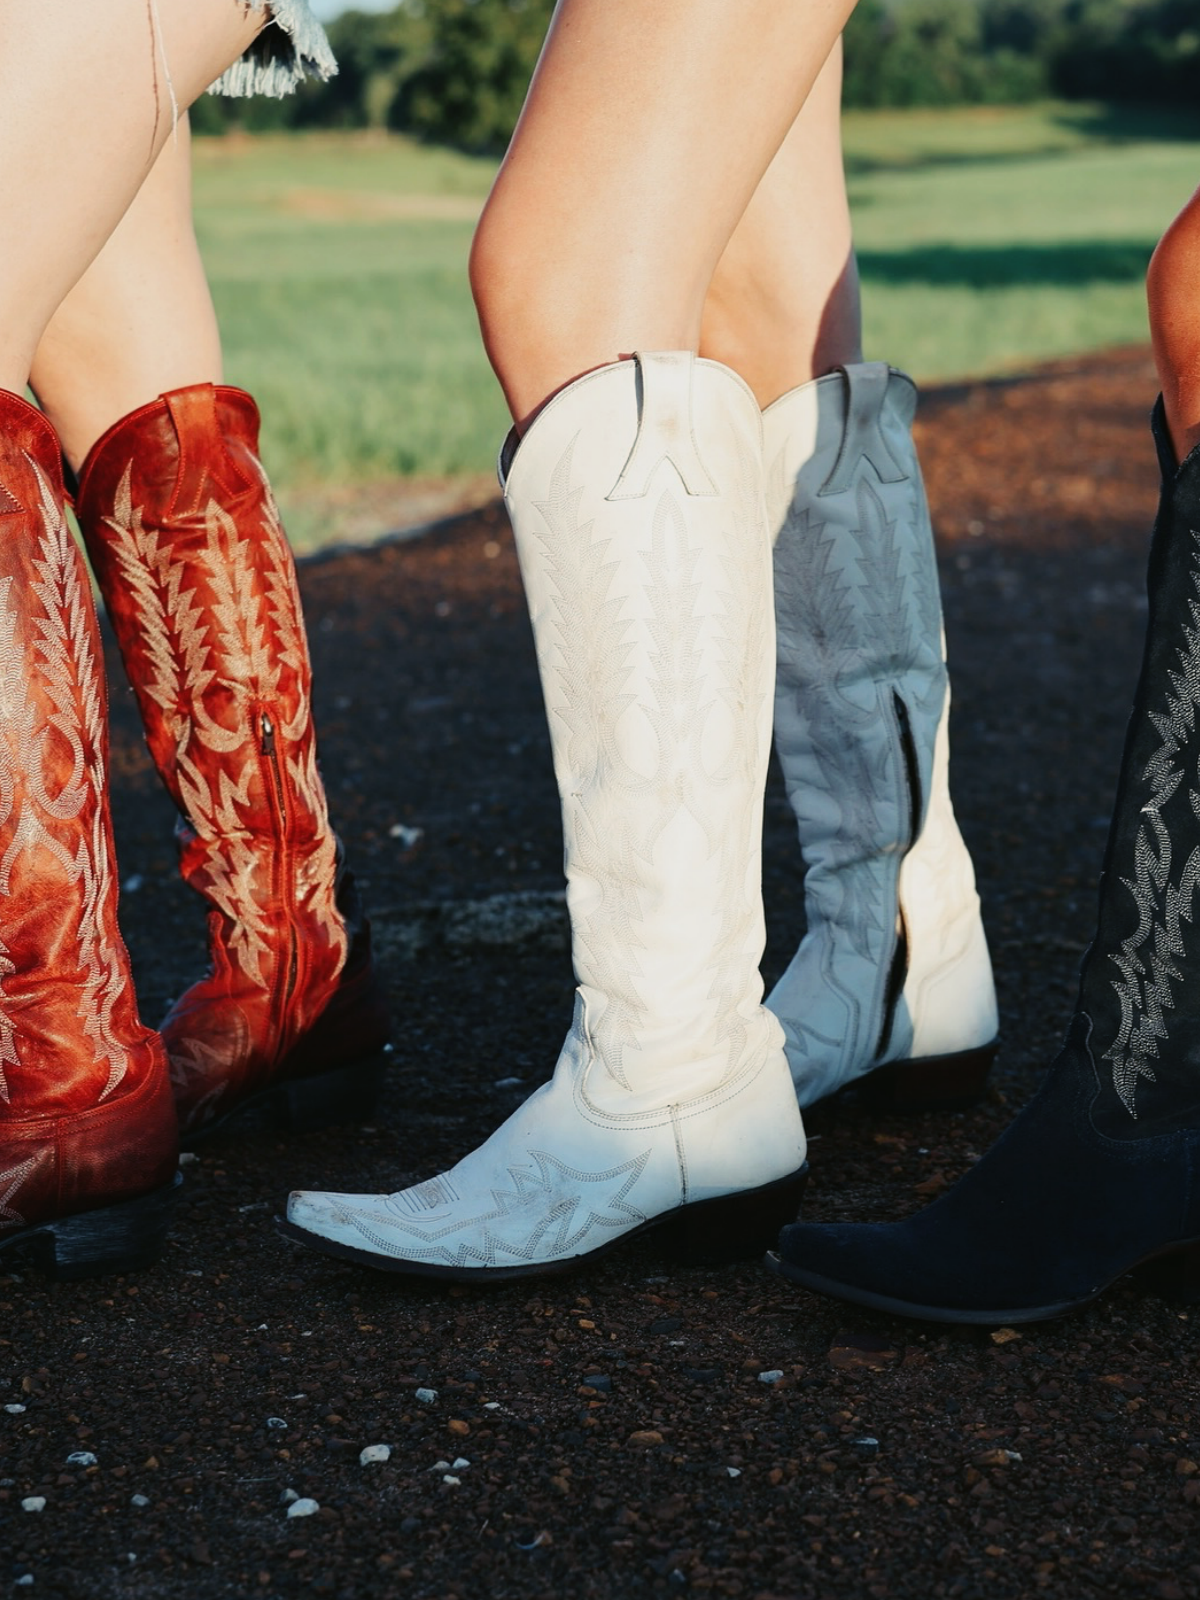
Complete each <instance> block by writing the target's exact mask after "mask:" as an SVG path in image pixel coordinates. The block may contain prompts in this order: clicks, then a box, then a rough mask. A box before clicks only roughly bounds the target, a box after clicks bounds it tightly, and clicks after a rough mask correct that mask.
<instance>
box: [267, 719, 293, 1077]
mask: <svg viewBox="0 0 1200 1600" xmlns="http://www.w3.org/2000/svg"><path fill="white" fill-rule="evenodd" d="M260 726H261V731H262V740H261V749H262V753H263V756H264V758H265V762H266V768H267V773H268V778H269V783H270V789H271V797H272V799H273V801H274V806H273V808H272V809H273V812H274V821H275V841H274V844H275V848H274V850H273V852H272V856H271V897H272V899H273V900H275V901H276V902H282V905H283V913H284V916H285V918H286V919H287V961H286V963H285V964H284V966H283V970H282V972H277V973H276V975H275V978H274V981H273V984H272V993H271V1005H270V1015H271V1032H272V1045H273V1047H277V1046H278V1044H279V1041H280V1040H281V1039H282V1038H283V1036H284V1024H285V1023H286V1021H287V1013H288V1004H289V1002H290V1000H291V998H292V995H293V994H294V993H295V990H296V979H297V975H298V965H299V952H298V950H297V946H296V918H295V907H294V906H293V905H292V885H291V875H290V874H284V873H282V872H281V869H280V864H281V859H282V857H283V855H284V848H283V847H284V842H285V840H286V839H287V835H288V824H289V822H290V816H289V811H288V802H287V787H286V785H285V783H284V781H283V773H282V771H281V770H280V766H279V753H278V751H277V750H276V748H275V724H274V723H273V722H272V721H271V718H270V717H269V716H268V715H267V713H266V712H265V711H264V712H263V713H262V717H261V723H260ZM285 877H286V880H287V881H286V882H285V881H284V879H285Z"/></svg>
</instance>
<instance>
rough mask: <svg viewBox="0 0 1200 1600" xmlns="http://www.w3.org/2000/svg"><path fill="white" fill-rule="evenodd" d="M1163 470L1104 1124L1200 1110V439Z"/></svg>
mask: <svg viewBox="0 0 1200 1600" xmlns="http://www.w3.org/2000/svg"><path fill="white" fill-rule="evenodd" d="M1152 425H1153V429H1154V434H1155V440H1156V443H1157V446H1158V453H1159V460H1160V464H1161V466H1162V472H1163V484H1162V493H1161V498H1160V501H1159V508H1158V516H1157V519H1156V521H1155V526H1154V533H1153V537H1152V540H1151V546H1150V557H1149V564H1148V570H1147V594H1148V598H1149V618H1148V622H1147V631H1146V643H1145V648H1144V653H1143V658H1142V666H1141V672H1140V675H1139V678H1138V684H1137V689H1136V692H1135V695H1134V702H1133V709H1132V712H1131V715H1130V720H1129V727H1128V730H1127V732H1126V738H1125V749H1124V753H1123V755H1122V760H1121V769H1120V776H1119V778H1118V782H1117V798H1116V805H1115V807H1114V810H1113V817H1112V824H1111V827H1110V830H1109V836H1108V843H1107V847H1106V850H1105V857H1104V869H1103V874H1102V877H1101V884H1100V907H1099V919H1098V923H1097V930H1096V937H1095V940H1094V941H1093V943H1092V945H1091V947H1090V949H1089V951H1088V953H1087V955H1086V956H1085V958H1084V964H1083V970H1082V974H1081V979H1080V1006H1081V1009H1082V1010H1083V1012H1084V1013H1085V1015H1086V1017H1087V1019H1088V1021H1089V1023H1090V1034H1089V1039H1088V1045H1089V1049H1090V1052H1091V1056H1092V1060H1093V1062H1094V1064H1095V1068H1096V1072H1097V1076H1098V1078H1099V1081H1100V1095H1099V1098H1098V1100H1097V1102H1096V1105H1095V1107H1094V1109H1093V1117H1094V1120H1095V1121H1096V1124H1097V1126H1098V1127H1100V1128H1102V1129H1103V1131H1104V1132H1105V1133H1108V1134H1109V1135H1110V1136H1112V1137H1115V1138H1123V1137H1124V1138H1129V1137H1136V1136H1139V1135H1144V1134H1146V1133H1152V1132H1156V1131H1163V1130H1164V1129H1169V1128H1172V1127H1176V1126H1186V1125H1188V1124H1189V1123H1190V1124H1192V1125H1194V1123H1195V1121H1196V1118H1197V1116H1200V934H1198V932H1197V927H1198V925H1200V903H1198V902H1200V896H1198V893H1197V890H1198V888H1200V820H1198V819H1200V725H1198V721H1200V451H1193V452H1192V454H1191V455H1190V456H1189V457H1188V458H1187V460H1186V461H1184V462H1183V463H1182V464H1181V465H1179V466H1178V467H1177V466H1176V463H1175V458H1174V453H1173V451H1172V449H1171V445H1170V440H1169V437H1168V435H1167V431H1166V423H1165V420H1164V416H1163V411H1162V402H1161V401H1159V403H1158V405H1157V406H1156V408H1155V413H1154V418H1153V424H1152Z"/></svg>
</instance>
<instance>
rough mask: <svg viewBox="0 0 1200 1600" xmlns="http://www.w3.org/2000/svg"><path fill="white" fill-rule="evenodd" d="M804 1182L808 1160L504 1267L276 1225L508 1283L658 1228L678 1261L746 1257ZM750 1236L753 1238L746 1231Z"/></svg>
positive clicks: (319, 1244) (780, 1222)
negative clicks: (575, 1247)
mask: <svg viewBox="0 0 1200 1600" xmlns="http://www.w3.org/2000/svg"><path fill="white" fill-rule="evenodd" d="M807 1183H808V1162H807V1161H806V1162H804V1164H803V1165H802V1166H801V1167H798V1168H797V1170H796V1171H795V1172H792V1173H789V1174H788V1175H787V1176H786V1177H783V1178H777V1179H775V1180H774V1181H773V1182H772V1183H768V1184H763V1185H762V1186H761V1187H759V1188H757V1189H742V1190H739V1191H737V1192H736V1193H734V1194H728V1195H718V1196H716V1197H715V1198H714V1199H712V1200H698V1201H695V1202H694V1203H693V1204H690V1205H688V1204H684V1205H681V1206H677V1207H675V1209H674V1210H672V1211H667V1212H663V1213H662V1214H661V1215H659V1216H657V1217H649V1218H648V1219H647V1220H646V1221H645V1222H642V1223H639V1224H638V1226H637V1227H635V1228H630V1229H629V1230H628V1231H627V1232H625V1233H623V1234H621V1235H620V1236H619V1237H618V1238H616V1239H611V1240H609V1242H608V1243H607V1244H602V1245H600V1246H599V1247H598V1248H597V1249H595V1250H587V1251H584V1252H583V1254H581V1255H577V1256H568V1257H566V1258H564V1259H563V1260H561V1261H546V1262H529V1263H523V1264H521V1265H517V1266H509V1267H455V1266H449V1265H444V1264H441V1263H437V1262H426V1261H409V1260H404V1259H402V1258H395V1259H393V1258H391V1257H388V1256H380V1255H378V1254H375V1253H374V1252H372V1251H370V1250H360V1249H358V1248H357V1247H356V1246H354V1245H348V1244H342V1243H340V1242H339V1241H338V1240H336V1239H327V1238H325V1237H324V1235H322V1234H318V1233H310V1232H309V1230H308V1229H307V1228H301V1227H298V1226H297V1225H296V1224H295V1223H294V1222H289V1221H288V1220H287V1219H286V1218H285V1217H276V1218H275V1226H276V1228H277V1229H278V1230H279V1232H280V1233H281V1234H282V1235H283V1237H284V1238H285V1239H290V1240H291V1241H292V1242H293V1243H297V1244H303V1245H306V1246H307V1247H308V1248H309V1249H311V1250H315V1251H317V1252H318V1253H319V1254H321V1255H328V1256H334V1257H336V1258H338V1259H339V1260H343V1261H353V1262H356V1263H357V1264H358V1265H359V1266H364V1267H371V1268H373V1269H374V1270H375V1271H378V1272H390V1273H393V1274H395V1275H397V1276H404V1277H412V1278H435V1279H440V1280H442V1281H443V1282H449V1283H478V1284H489V1283H509V1282H513V1281H514V1280H516V1279H520V1278H541V1277H556V1276H560V1275H562V1274H563V1273H568V1272H574V1271H576V1270H577V1269H578V1268H580V1267H584V1266H588V1265H590V1264H591V1263H592V1262H594V1261H598V1260H599V1259H600V1258H601V1257H602V1256H606V1255H609V1254H611V1252H612V1251H614V1250H618V1249H620V1248H621V1246H622V1245H625V1244H628V1243H630V1242H631V1241H633V1240H635V1239H641V1238H645V1237H646V1235H647V1234H650V1233H653V1232H655V1231H660V1232H662V1233H665V1234H666V1235H667V1238H666V1240H665V1241H664V1242H665V1243H666V1245H667V1248H668V1250H669V1251H670V1253H672V1254H673V1255H674V1256H675V1257H676V1258H677V1259H678V1260H679V1261H680V1262H681V1264H682V1265H685V1266H709V1265H714V1264H719V1263H723V1262H730V1261H743V1260H749V1259H752V1258H753V1257H754V1256H756V1255H758V1253H759V1251H760V1250H761V1249H762V1240H763V1238H764V1236H765V1237H768V1238H770V1239H772V1240H773V1239H774V1238H775V1237H776V1236H777V1235H778V1233H779V1230H780V1228H782V1227H786V1226H787V1224H788V1222H789V1221H792V1220H794V1218H795V1216H796V1214H797V1213H798V1212H799V1209H800V1205H801V1201H802V1200H803V1197H804V1189H805V1186H806V1184H807ZM747 1235H752V1237H747Z"/></svg>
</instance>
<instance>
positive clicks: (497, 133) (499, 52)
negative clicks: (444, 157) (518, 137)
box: [397, 0, 554, 151]
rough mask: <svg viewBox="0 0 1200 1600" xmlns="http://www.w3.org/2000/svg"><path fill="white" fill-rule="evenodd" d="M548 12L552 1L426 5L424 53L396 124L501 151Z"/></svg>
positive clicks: (448, 0) (469, 0)
mask: <svg viewBox="0 0 1200 1600" xmlns="http://www.w3.org/2000/svg"><path fill="white" fill-rule="evenodd" d="M553 9H554V6H553V0H425V11H426V16H427V19H428V22H429V26H430V43H429V50H428V53H427V55H426V57H425V60H424V62H423V63H422V64H421V65H420V66H419V67H418V68H417V70H416V71H415V72H414V74H413V75H412V77H411V78H409V80H408V81H407V83H406V84H405V86H404V92H403V95H402V97H401V103H400V115H399V117H398V119H397V121H398V124H399V125H400V126H401V127H404V128H406V129H408V130H409V131H410V132H413V133H418V134H421V135H423V136H424V137H425V138H429V139H436V140H438V141H440V142H442V143H444V144H454V145H459V146H460V147H462V148H463V149H466V150H477V151H486V150H503V149H504V146H505V145H506V144H507V143H508V140H509V138H510V136H511V134H512V130H513V128H514V127H515V125H516V121H517V116H518V114H519V112H520V110H521V104H522V101H523V100H524V99H525V91H526V89H527V88H528V86H529V79H530V77H531V76H532V73H533V69H534V66H535V65H536V63H537V58H538V51H539V50H540V49H541V47H542V40H543V39H544V38H545V36H546V29H547V27H548V26H549V23H550V14H551V12H552V11H553Z"/></svg>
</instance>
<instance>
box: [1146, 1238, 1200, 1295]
mask: <svg viewBox="0 0 1200 1600" xmlns="http://www.w3.org/2000/svg"><path fill="white" fill-rule="evenodd" d="M1133 1276H1134V1277H1135V1278H1136V1279H1137V1281H1138V1286H1139V1288H1142V1289H1145V1290H1146V1291H1147V1293H1149V1294H1156V1295H1160V1296H1161V1297H1162V1298H1163V1299H1164V1300H1176V1301H1179V1302H1180V1303H1181V1304H1183V1305H1195V1304H1196V1302H1197V1301H1200V1239H1194V1240H1192V1242H1191V1243H1190V1244H1181V1245H1179V1246H1178V1247H1177V1248H1176V1249H1174V1250H1168V1251H1164V1253H1163V1254H1162V1255H1160V1256H1154V1257H1153V1259H1152V1260H1150V1261H1143V1262H1142V1264H1141V1265H1140V1266H1137V1267H1135V1268H1134V1269H1133Z"/></svg>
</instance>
